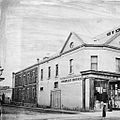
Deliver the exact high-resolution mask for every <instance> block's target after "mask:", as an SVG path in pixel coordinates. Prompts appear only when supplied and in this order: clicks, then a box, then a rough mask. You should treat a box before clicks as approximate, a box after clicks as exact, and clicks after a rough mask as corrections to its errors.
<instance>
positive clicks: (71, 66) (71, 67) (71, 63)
mask: <svg viewBox="0 0 120 120" xmlns="http://www.w3.org/2000/svg"><path fill="white" fill-rule="evenodd" d="M70 73H73V59H70Z"/></svg>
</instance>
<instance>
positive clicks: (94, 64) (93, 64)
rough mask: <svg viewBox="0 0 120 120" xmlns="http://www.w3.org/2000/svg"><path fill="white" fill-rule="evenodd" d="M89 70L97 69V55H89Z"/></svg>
mask: <svg viewBox="0 0 120 120" xmlns="http://www.w3.org/2000/svg"><path fill="white" fill-rule="evenodd" d="M91 70H98V56H91Z"/></svg>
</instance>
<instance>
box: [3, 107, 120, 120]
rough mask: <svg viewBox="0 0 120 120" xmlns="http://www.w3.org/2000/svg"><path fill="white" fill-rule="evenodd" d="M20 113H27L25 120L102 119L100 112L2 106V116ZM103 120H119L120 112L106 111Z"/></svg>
mask: <svg viewBox="0 0 120 120" xmlns="http://www.w3.org/2000/svg"><path fill="white" fill-rule="evenodd" d="M4 108H5V109H4ZM6 110H9V111H6ZM21 111H24V114H25V113H27V116H26V118H28V117H30V118H31V117H33V118H35V117H36V119H37V118H41V119H42V118H43V119H46V118H47V120H101V119H102V111H92V112H79V111H68V110H58V109H44V108H34V107H32V108H31V107H24V106H14V105H3V112H4V113H3V114H6V115H7V114H11V112H13V113H15V112H16V114H19V113H21ZM5 112H6V113H5ZM29 112H30V113H31V112H32V115H31V116H28V113H29ZM24 117H25V115H24ZM53 118H54V119H53ZM56 118H57V119H56ZM41 119H40V120H41ZM43 119H42V120H43ZM105 120H120V110H113V111H112V112H110V111H107V112H106V118H105Z"/></svg>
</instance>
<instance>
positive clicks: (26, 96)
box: [12, 65, 38, 106]
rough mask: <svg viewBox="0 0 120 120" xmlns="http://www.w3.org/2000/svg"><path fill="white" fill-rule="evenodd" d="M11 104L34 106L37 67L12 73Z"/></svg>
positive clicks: (35, 100)
mask: <svg viewBox="0 0 120 120" xmlns="http://www.w3.org/2000/svg"><path fill="white" fill-rule="evenodd" d="M13 80H14V81H13V85H14V86H13V90H12V102H13V103H14V104H16V105H25V106H36V104H37V93H36V91H37V81H38V66H36V65H35V66H34V65H33V66H30V67H29V68H26V69H24V70H21V71H19V72H17V73H13Z"/></svg>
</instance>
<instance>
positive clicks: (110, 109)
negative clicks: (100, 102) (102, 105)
mask: <svg viewBox="0 0 120 120" xmlns="http://www.w3.org/2000/svg"><path fill="white" fill-rule="evenodd" d="M109 111H112V100H111V98H110V99H109Z"/></svg>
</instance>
